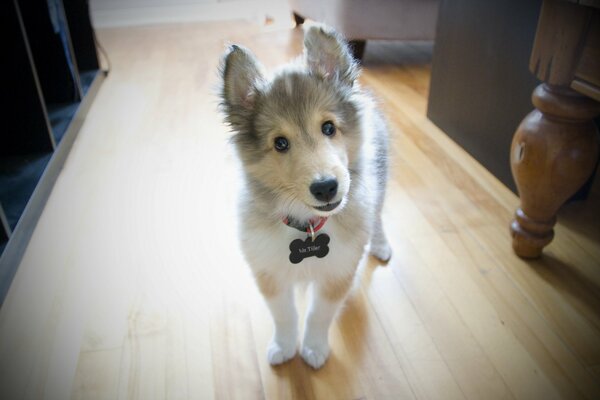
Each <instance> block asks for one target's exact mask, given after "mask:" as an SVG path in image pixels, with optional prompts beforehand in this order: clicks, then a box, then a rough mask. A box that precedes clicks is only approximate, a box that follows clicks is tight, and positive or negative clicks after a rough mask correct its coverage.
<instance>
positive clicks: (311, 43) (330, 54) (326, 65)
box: [304, 25, 359, 86]
mask: <svg viewBox="0 0 600 400" xmlns="http://www.w3.org/2000/svg"><path fill="white" fill-rule="evenodd" d="M304 47H305V50H306V63H307V64H308V68H309V69H310V70H311V71H312V72H313V73H316V74H318V75H321V76H323V77H325V78H326V79H336V80H338V81H340V82H341V83H345V84H347V85H350V86H352V84H353V83H354V81H355V80H356V78H358V74H359V68H358V65H357V63H356V61H354V58H353V57H352V54H351V53H350V48H349V47H348V44H347V43H346V41H345V40H344V39H343V38H342V36H341V35H339V34H338V33H336V32H335V31H334V30H333V29H332V28H329V27H327V26H324V25H313V26H311V27H310V28H308V30H307V31H306V32H305V34H304Z"/></svg>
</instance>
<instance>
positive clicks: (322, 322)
mask: <svg viewBox="0 0 600 400" xmlns="http://www.w3.org/2000/svg"><path fill="white" fill-rule="evenodd" d="M304 46H305V52H304V57H302V58H301V59H300V60H297V61H296V62H294V63H291V64H288V65H286V66H284V67H282V68H281V69H279V70H278V71H277V72H276V73H274V74H273V75H272V76H267V74H266V73H265V71H264V69H263V68H262V66H261V65H260V64H259V62H258V61H257V60H256V58H255V57H254V56H253V55H252V53H251V52H250V51H249V50H247V49H245V48H243V47H241V46H237V45H233V46H231V47H230V48H229V49H228V51H227V52H226V54H225V56H224V58H223V63H222V69H221V71H222V79H223V86H222V91H221V106H222V110H223V112H224V114H225V120H226V122H227V123H228V124H229V125H230V127H231V129H232V131H233V132H234V135H233V138H232V139H233V143H234V145H235V148H236V150H237V154H238V156H239V158H240V160H241V163H242V166H243V172H244V174H243V175H244V178H245V179H244V181H245V182H244V183H245V184H244V186H243V189H242V193H241V196H240V203H239V204H240V218H241V221H240V240H241V247H242V250H243V252H244V255H245V257H246V260H247V261H248V263H249V265H250V268H251V269H252V272H253V275H254V277H255V279H256V283H257V285H258V288H259V289H260V292H261V293H262V295H263V296H264V298H265V301H266V303H267V305H268V308H269V310H270V312H271V315H272V317H273V321H274V325H275V331H274V334H273V338H272V340H271V342H270V344H269V346H268V349H267V357H268V360H269V362H270V363H271V364H272V365H276V364H281V363H283V362H285V361H287V360H289V359H291V358H292V357H294V355H295V354H296V347H297V346H296V343H297V338H298V315H297V312H296V307H295V304H294V291H293V288H294V285H295V284H296V283H298V282H307V281H308V282H309V283H310V286H309V288H310V291H311V296H310V305H309V307H308V311H307V315H306V320H305V325H304V326H305V329H304V334H303V339H302V344H301V348H300V354H301V356H302V358H303V359H304V361H306V362H307V363H308V364H309V365H310V366H311V367H313V368H320V367H321V366H322V365H323V364H324V363H325V361H326V360H327V358H328V356H329V352H330V348H329V343H328V332H329V327H330V325H331V321H332V320H333V318H334V316H335V314H336V312H337V311H338V309H339V308H340V306H341V304H342V303H343V301H344V299H345V297H346V294H347V293H348V290H349V289H350V287H351V286H352V282H353V279H354V275H355V272H356V269H357V267H358V264H359V261H360V260H361V258H362V257H363V254H364V252H365V249H366V248H367V245H368V244H369V242H370V243H371V246H370V251H371V254H373V255H374V256H376V257H377V258H379V259H381V260H384V261H387V260H389V258H390V256H391V249H390V247H389V245H388V242H387V240H386V238H385V235H384V233H383V230H382V225H381V217H380V213H381V208H382V202H383V198H384V193H385V183H386V180H387V130H386V126H385V123H384V122H383V119H382V117H381V114H380V113H379V112H378V111H377V110H376V107H375V105H374V102H373V101H372V100H371V99H370V97H369V96H367V95H366V94H365V93H364V92H363V91H362V90H361V88H360V87H359V85H358V82H357V77H358V75H359V72H360V71H359V68H358V65H357V63H356V62H355V61H354V60H353V58H352V56H351V53H350V51H349V49H348V45H347V43H346V42H345V41H344V40H343V39H342V38H341V37H340V36H339V35H338V34H337V33H335V32H334V31H333V30H331V29H329V28H327V27H324V26H312V27H310V28H309V29H308V30H307V31H306V33H305V38H304Z"/></svg>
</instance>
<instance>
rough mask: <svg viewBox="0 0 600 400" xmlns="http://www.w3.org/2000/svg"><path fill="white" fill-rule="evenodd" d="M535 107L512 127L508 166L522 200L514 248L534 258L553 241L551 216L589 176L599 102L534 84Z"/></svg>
mask: <svg viewBox="0 0 600 400" xmlns="http://www.w3.org/2000/svg"><path fill="white" fill-rule="evenodd" d="M533 104H534V106H535V107H536V109H535V110H533V111H532V112H531V113H529V115H527V116H526V117H525V119H524V120H523V122H521V125H519V127H518V128H517V131H516V132H515V135H514V137H513V141H512V147H511V153H510V163H511V168H512V173H513V177H514V178H515V182H516V184H517V189H518V191H519V196H520V198H521V204H520V207H519V208H518V209H517V211H516V214H515V219H514V220H513V221H512V223H511V233H512V237H513V249H514V251H515V252H516V253H517V255H519V256H520V257H524V258H537V257H539V256H540V255H541V252H542V249H543V248H544V247H545V246H546V245H547V244H548V243H550V242H551V241H552V238H553V236H554V230H553V227H554V224H555V223H556V213H557V212H558V209H559V208H560V206H561V205H562V204H563V203H564V202H565V201H567V200H568V199H569V198H570V197H571V196H572V195H573V194H574V193H575V192H576V191H577V190H578V189H579V188H580V187H581V186H582V185H583V184H584V183H585V182H586V181H587V179H588V178H589V177H590V175H591V174H592V172H593V169H594V167H595V166H596V160H597V159H598V137H597V135H598V132H597V128H596V126H595V125H594V123H593V120H592V119H593V118H594V117H595V116H596V115H598V114H599V113H600V103H598V102H596V101H594V100H592V99H590V98H587V97H584V96H581V95H579V94H578V93H576V92H575V91H573V90H571V89H569V88H567V87H557V86H550V85H548V84H545V83H543V84H541V85H539V86H538V87H537V88H536V89H535V90H534V92H533Z"/></svg>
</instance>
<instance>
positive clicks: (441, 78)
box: [427, 0, 542, 192]
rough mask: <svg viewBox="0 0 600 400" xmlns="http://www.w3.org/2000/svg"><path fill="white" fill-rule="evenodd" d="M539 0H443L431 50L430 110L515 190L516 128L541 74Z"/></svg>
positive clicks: (447, 130) (431, 115) (438, 122)
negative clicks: (533, 68)
mask: <svg viewBox="0 0 600 400" xmlns="http://www.w3.org/2000/svg"><path fill="white" fill-rule="evenodd" d="M541 4H542V0H527V1H521V0H503V1H481V0H445V1H442V2H441V3H440V13H439V16H438V25H437V32H436V41H435V47H434V52H433V65H432V71H431V84H430V91H429V100H428V108H427V116H428V117H429V119H430V120H431V121H432V122H434V123H435V124H436V125H437V126H438V127H439V128H440V129H441V130H442V131H444V132H445V133H446V134H447V135H448V136H449V137H451V138H452V139H453V140H454V141H455V142H457V143H458V144H459V145H460V146H461V147H463V148H464V149H465V150H466V151H467V152H469V154H471V155H472V156H473V157H474V158H475V159H477V161H478V162H479V163H481V164H482V165H483V166H484V167H486V168H487V169H488V170H489V171H490V172H491V173H492V174H493V175H494V176H496V177H497V178H498V179H499V180H500V181H502V183H504V184H505V185H506V186H508V187H509V188H510V189H511V190H513V191H514V192H516V186H515V184H514V181H513V178H512V175H511V171H510V161H509V149H510V144H511V140H512V137H513V134H514V132H515V127H516V126H517V125H518V124H519V122H521V120H522V119H523V117H524V116H525V115H527V113H529V111H531V100H530V98H531V92H532V90H533V89H534V88H535V87H536V86H537V85H538V84H539V81H538V80H537V79H536V78H535V77H534V76H532V75H531V74H530V73H529V71H528V68H527V66H528V62H529V56H530V54H531V48H532V45H533V40H534V37H535V28H536V23H537V20H538V16H539V13H540V7H541Z"/></svg>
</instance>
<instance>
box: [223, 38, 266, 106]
mask: <svg viewBox="0 0 600 400" xmlns="http://www.w3.org/2000/svg"><path fill="white" fill-rule="evenodd" d="M221 71H222V75H223V93H222V97H223V101H224V105H225V106H228V107H234V108H235V107H239V106H241V107H243V108H244V109H248V110H250V109H252V108H253V107H254V100H255V95H256V92H257V91H258V90H259V88H260V86H261V84H262V83H263V82H264V75H263V73H262V71H263V67H262V66H261V65H260V63H259V62H258V61H257V60H256V58H255V57H254V56H253V55H252V53H251V52H250V51H249V50H247V49H245V48H243V47H241V46H237V45H232V46H230V47H229V49H228V52H227V53H226V54H225V57H224V60H223V64H222V67H221Z"/></svg>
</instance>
